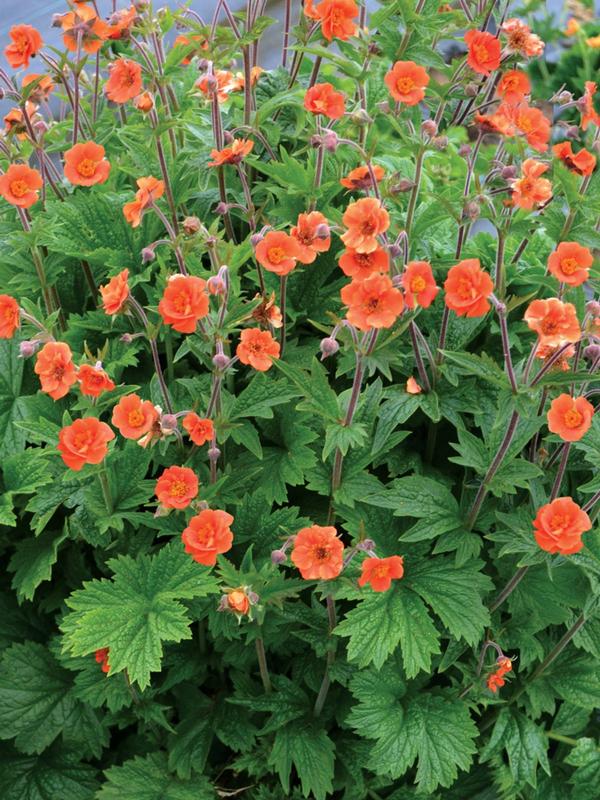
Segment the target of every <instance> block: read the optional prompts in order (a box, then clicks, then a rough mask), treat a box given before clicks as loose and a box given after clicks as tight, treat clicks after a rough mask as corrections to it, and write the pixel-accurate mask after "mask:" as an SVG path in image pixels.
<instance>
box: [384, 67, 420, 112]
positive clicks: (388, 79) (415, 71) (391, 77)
mask: <svg viewBox="0 0 600 800" xmlns="http://www.w3.org/2000/svg"><path fill="white" fill-rule="evenodd" d="M384 81H385V84H386V86H387V87H388V89H389V90H390V94H391V95H392V97H393V98H394V100H397V101H398V102H399V103H404V105H406V106H416V105H417V104H418V103H420V102H421V100H422V99H423V98H424V97H425V88H426V87H427V85H428V83H429V75H428V74H427V72H426V71H425V69H424V68H423V67H420V66H419V65H418V64H415V62H414V61H396V63H395V64H394V66H393V67H392V68H391V69H390V71H389V72H387V73H386V75H385V78H384Z"/></svg>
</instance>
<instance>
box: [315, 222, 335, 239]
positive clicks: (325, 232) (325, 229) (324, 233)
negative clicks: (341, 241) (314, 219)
mask: <svg viewBox="0 0 600 800" xmlns="http://www.w3.org/2000/svg"><path fill="white" fill-rule="evenodd" d="M330 235H331V234H330V232H329V225H326V224H325V223H324V222H321V223H320V224H319V225H317V227H316V228H315V239H329V237H330Z"/></svg>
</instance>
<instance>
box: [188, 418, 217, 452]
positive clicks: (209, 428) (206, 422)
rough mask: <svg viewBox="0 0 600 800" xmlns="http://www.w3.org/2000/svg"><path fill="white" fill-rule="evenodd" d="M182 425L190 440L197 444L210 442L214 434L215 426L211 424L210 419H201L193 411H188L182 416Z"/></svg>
mask: <svg viewBox="0 0 600 800" xmlns="http://www.w3.org/2000/svg"><path fill="white" fill-rule="evenodd" d="M183 427H184V428H185V430H186V431H187V434H188V436H189V437H190V439H191V440H192V442H193V443H194V444H197V445H198V446H201V445H203V444H206V442H210V440H211V439H212V438H213V436H214V435H215V426H214V425H213V421H212V419H202V418H201V417H199V416H198V414H195V413H194V412H193V411H190V413H189V414H186V415H185V417H184V418H183Z"/></svg>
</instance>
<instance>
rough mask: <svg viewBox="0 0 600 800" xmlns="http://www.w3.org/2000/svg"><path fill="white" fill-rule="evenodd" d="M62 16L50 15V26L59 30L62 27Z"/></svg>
mask: <svg viewBox="0 0 600 800" xmlns="http://www.w3.org/2000/svg"><path fill="white" fill-rule="evenodd" d="M62 16H63V15H62V14H52V19H51V22H50V26H51V27H52V28H61V27H62Z"/></svg>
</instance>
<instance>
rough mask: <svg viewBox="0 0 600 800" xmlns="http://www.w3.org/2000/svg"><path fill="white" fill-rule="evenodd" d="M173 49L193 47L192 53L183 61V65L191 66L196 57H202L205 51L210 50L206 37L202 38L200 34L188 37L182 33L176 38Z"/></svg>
mask: <svg viewBox="0 0 600 800" xmlns="http://www.w3.org/2000/svg"><path fill="white" fill-rule="evenodd" d="M173 47H189V48H192V47H193V49H192V50H191V52H190V53H189V54H188V55H187V56H184V57H183V58H182V59H181V63H182V64H189V63H190V62H191V60H192V58H193V57H194V56H197V55H200V53H201V52H202V51H204V50H208V39H207V38H206V36H200V35H199V34H190V35H189V36H188V35H187V34H185V33H181V34H179V36H176V37H175V41H174V42H173Z"/></svg>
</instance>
